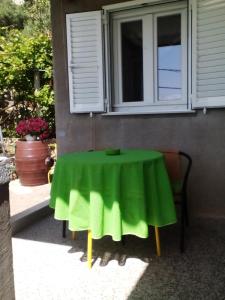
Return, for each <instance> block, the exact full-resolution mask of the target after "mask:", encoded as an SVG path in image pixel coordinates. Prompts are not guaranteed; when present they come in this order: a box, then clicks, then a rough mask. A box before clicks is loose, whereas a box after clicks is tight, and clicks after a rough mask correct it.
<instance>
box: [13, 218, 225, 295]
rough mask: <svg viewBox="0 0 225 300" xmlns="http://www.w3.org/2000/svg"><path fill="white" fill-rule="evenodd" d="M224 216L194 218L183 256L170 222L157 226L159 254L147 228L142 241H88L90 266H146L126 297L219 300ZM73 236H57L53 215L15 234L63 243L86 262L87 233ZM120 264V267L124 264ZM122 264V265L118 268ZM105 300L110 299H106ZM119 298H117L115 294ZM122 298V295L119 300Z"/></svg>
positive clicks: (224, 269) (224, 270)
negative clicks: (130, 262) (134, 262)
mask: <svg viewBox="0 0 225 300" xmlns="http://www.w3.org/2000/svg"><path fill="white" fill-rule="evenodd" d="M224 229H225V220H205V219H203V220H199V221H198V222H196V223H195V224H192V226H191V227H190V228H189V233H188V239H187V249H186V252H185V254H180V252H179V230H178V227H177V226H176V225H171V226H168V227H167V228H163V229H161V230H160V235H161V247H162V256H161V257H156V255H155V239H154V234H153V230H151V231H150V236H149V238H148V239H140V238H137V237H134V236H127V238H126V244H125V246H123V245H122V244H121V243H118V242H117V243H115V242H113V241H112V240H111V238H110V237H104V238H102V239H101V240H94V243H93V249H94V251H93V252H94V253H93V254H94V255H93V256H94V258H95V260H96V259H97V258H100V263H98V262H95V263H94V266H93V269H94V268H96V267H98V264H100V265H102V266H105V267H104V268H103V269H102V270H104V269H105V270H106V271H107V267H108V265H109V263H110V262H111V261H112V260H116V261H117V262H118V265H124V264H125V267H126V264H127V262H128V260H129V259H130V258H137V259H139V260H141V261H144V262H145V263H146V264H147V266H146V269H145V271H144V273H143V274H142V276H141V278H140V279H139V281H138V283H137V284H136V286H135V287H134V288H133V291H132V292H131V293H130V295H129V297H128V298H127V299H129V300H132V299H151V300H152V299H153V300H154V299H156V300H161V299H166V300H168V299H210V300H211V299H225V298H224V295H225V230H224ZM76 236H77V238H76V240H74V241H73V240H71V239H70V236H69V235H67V238H66V239H63V238H62V223H61V222H59V221H55V220H54V219H53V217H49V218H46V219H43V220H42V221H40V222H39V223H38V224H36V225H33V226H32V227H30V228H27V229H26V230H24V231H23V232H21V233H19V234H17V235H16V236H15V238H20V239H27V240H33V241H41V242H45V243H52V244H61V245H67V246H69V250H67V253H69V254H73V253H77V252H81V256H80V260H81V261H86V240H87V232H78V233H77V235H76ZM125 267H124V268H125ZM121 268H123V267H121ZM110 299H111V298H110ZM121 299H122V298H121ZM123 299H124V298H123Z"/></svg>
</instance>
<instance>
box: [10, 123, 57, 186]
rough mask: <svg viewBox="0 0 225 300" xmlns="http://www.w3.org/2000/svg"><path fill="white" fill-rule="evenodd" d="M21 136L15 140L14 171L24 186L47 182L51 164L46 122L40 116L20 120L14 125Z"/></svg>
mask: <svg viewBox="0 0 225 300" xmlns="http://www.w3.org/2000/svg"><path fill="white" fill-rule="evenodd" d="M16 132H17V134H18V135H19V136H20V137H21V139H20V140H18V141H17V142H16V155H15V162H16V172H17V175H18V177H19V180H20V182H21V184H22V185H24V186H36V185H42V184H46V183H47V182H48V171H49V169H50V167H51V165H52V159H51V157H50V151H49V147H48V143H47V142H46V141H45V140H46V139H47V138H48V137H49V126H48V123H47V122H46V121H45V120H44V119H42V118H30V119H26V120H21V121H20V122H19V123H18V125H17V127H16Z"/></svg>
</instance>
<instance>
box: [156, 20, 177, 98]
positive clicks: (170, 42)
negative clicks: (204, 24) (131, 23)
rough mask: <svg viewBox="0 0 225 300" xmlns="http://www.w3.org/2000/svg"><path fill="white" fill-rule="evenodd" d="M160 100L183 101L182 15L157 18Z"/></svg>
mask: <svg viewBox="0 0 225 300" xmlns="http://www.w3.org/2000/svg"><path fill="white" fill-rule="evenodd" d="M157 29H158V31H157V59H158V64H157V76H158V100H176V99H181V92H182V89H181V87H182V85H181V62H182V46H181V15H180V14H177V15H170V16H162V17H158V18H157Z"/></svg>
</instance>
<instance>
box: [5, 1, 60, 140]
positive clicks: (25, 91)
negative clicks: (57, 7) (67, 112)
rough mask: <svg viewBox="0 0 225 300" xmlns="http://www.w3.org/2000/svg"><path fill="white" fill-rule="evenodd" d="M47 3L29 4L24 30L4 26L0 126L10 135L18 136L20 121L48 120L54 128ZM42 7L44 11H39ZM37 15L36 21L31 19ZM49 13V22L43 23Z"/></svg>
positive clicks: (29, 2)
mask: <svg viewBox="0 0 225 300" xmlns="http://www.w3.org/2000/svg"><path fill="white" fill-rule="evenodd" d="M47 2H48V1H46V0H36V1H26V3H25V4H24V6H23V8H24V7H25V8H26V11H27V12H26V14H27V15H29V14H30V16H29V17H27V19H26V17H24V29H23V30H21V29H20V30H18V29H15V28H12V27H11V26H10V27H0V125H1V126H3V128H4V130H5V132H6V134H7V135H8V136H13V135H15V127H16V124H17V123H18V121H19V120H21V119H24V118H26V117H30V116H40V117H42V118H45V119H46V120H47V121H48V122H49V123H50V126H51V127H52V128H53V129H54V97H53V82H52V81H53V80H52V47H51V34H50V30H49V21H48V20H49V4H46V3H47ZM39 5H41V6H39ZM42 6H43V10H41V12H39V8H41V7H42ZM42 11H43V12H44V13H42ZM37 12H39V15H38V14H37ZM33 14H34V15H36V19H32V20H31V18H32V17H33ZM46 14H47V15H48V19H47V18H46V19H45V20H43V18H44V16H46ZM39 21H40V22H39Z"/></svg>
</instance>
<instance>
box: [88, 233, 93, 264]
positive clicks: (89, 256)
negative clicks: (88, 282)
mask: <svg viewBox="0 0 225 300" xmlns="http://www.w3.org/2000/svg"><path fill="white" fill-rule="evenodd" d="M87 259H88V260H87V261H88V268H89V269H91V266H92V233H91V230H88V244H87Z"/></svg>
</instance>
